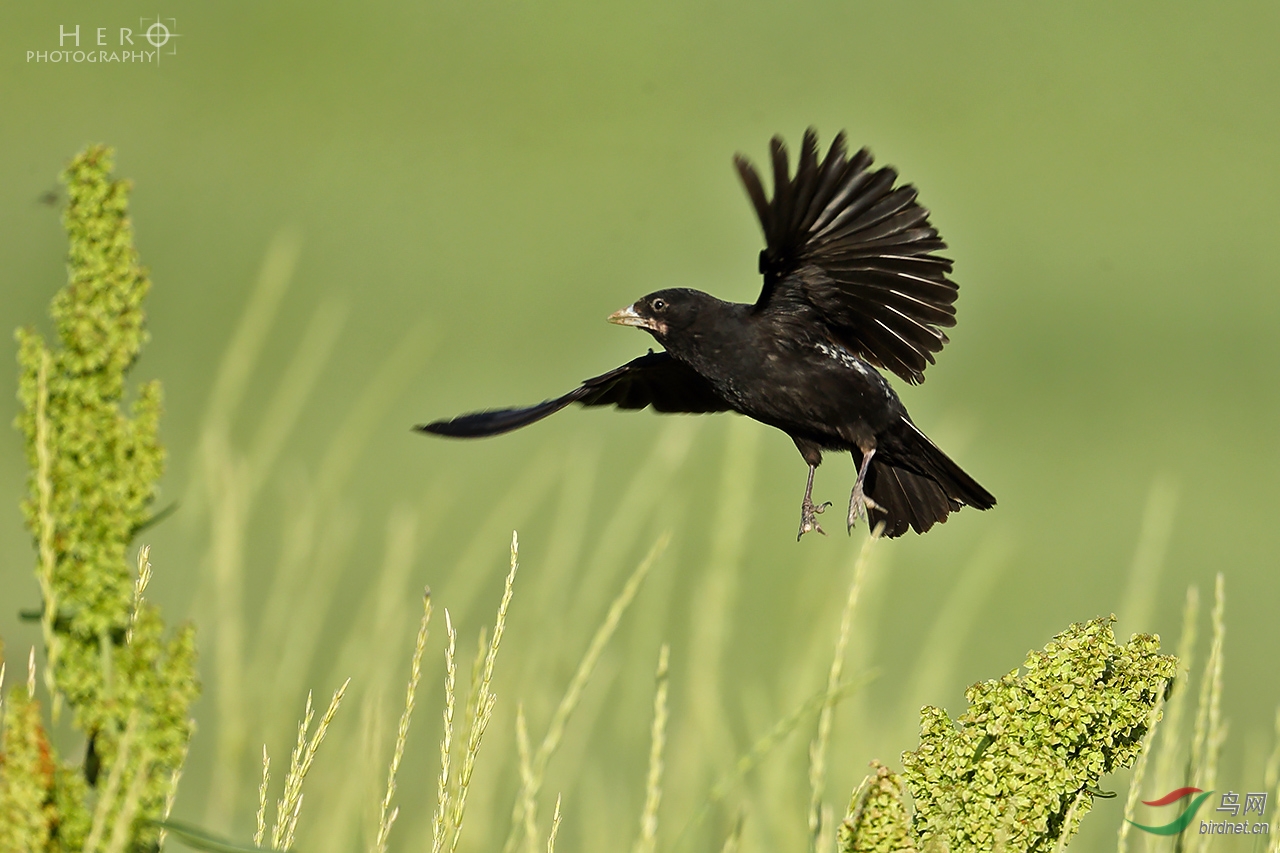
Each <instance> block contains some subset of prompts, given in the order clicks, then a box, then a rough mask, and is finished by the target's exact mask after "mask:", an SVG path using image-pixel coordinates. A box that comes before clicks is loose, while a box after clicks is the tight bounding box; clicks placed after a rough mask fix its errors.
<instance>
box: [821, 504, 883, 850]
mask: <svg viewBox="0 0 1280 853" xmlns="http://www.w3.org/2000/svg"><path fill="white" fill-rule="evenodd" d="M883 532H884V523H883V522H881V523H880V524H877V525H876V527H875V529H874V530H872V531H871V535H869V536H868V537H867V538H866V539H865V540H864V541H863V543H862V548H861V549H859V551H858V557H857V559H855V560H854V562H853V579H852V580H851V581H850V583H849V594H848V596H847V597H846V598H845V602H844V610H842V611H841V613H840V630H839V633H838V634H837V635H836V647H835V653H834V654H833V655H832V657H831V668H830V670H829V671H828V673H827V690H826V699H825V700H824V701H823V703H822V709H821V710H820V711H819V712H818V732H817V734H816V735H815V736H814V739H813V742H812V743H811V744H810V746H809V836H810V845H811V847H812V849H813V850H814V851H815V853H816V851H817V850H818V849H819V846H818V842H819V837H820V836H821V835H822V829H823V821H822V815H823V809H822V798H823V796H824V794H825V789H826V778H827V747H828V745H829V744H830V742H831V725H832V714H833V712H834V710H835V702H836V691H837V690H839V688H840V678H841V675H842V674H843V672H844V657H845V650H846V649H847V648H848V645H849V629H850V627H851V626H852V625H853V611H854V608H855V607H857V605H858V597H859V595H860V594H861V593H862V585H863V583H864V581H865V579H866V576H867V570H868V567H869V566H870V563H871V548H872V546H874V545H875V543H876V540H878V539H879V538H880V535H881V533H883Z"/></svg>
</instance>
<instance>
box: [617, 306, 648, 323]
mask: <svg viewBox="0 0 1280 853" xmlns="http://www.w3.org/2000/svg"><path fill="white" fill-rule="evenodd" d="M609 322H610V323H617V324H618V325H619V326H636V327H638V328H641V329H648V328H650V326H649V321H648V320H646V319H645V318H644V317H641V316H640V315H639V314H638V313H637V312H636V306H634V305H628V306H627V307H626V308H623V309H622V310H621V311H614V312H613V313H612V314H610V315H609Z"/></svg>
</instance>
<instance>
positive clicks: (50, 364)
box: [0, 146, 198, 853]
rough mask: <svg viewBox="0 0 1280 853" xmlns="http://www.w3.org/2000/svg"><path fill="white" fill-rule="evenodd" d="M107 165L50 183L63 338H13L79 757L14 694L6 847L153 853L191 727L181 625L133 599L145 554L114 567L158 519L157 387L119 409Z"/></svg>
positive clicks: (123, 194) (129, 264) (139, 327)
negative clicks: (67, 756)
mask: <svg viewBox="0 0 1280 853" xmlns="http://www.w3.org/2000/svg"><path fill="white" fill-rule="evenodd" d="M111 170H112V158H111V151H110V150H109V149H107V148H105V147H103V146H94V147H91V148H88V149H87V150H85V151H84V152H82V153H81V154H79V155H78V156H76V157H75V158H74V159H73V160H72V161H71V164H70V165H69V166H68V167H67V170H66V171H65V172H64V173H63V175H62V180H63V182H64V183H65V184H66V187H67V195H68V201H67V207H66V210H65V212H64V214H63V224H64V226H65V228H66V232H67V237H68V240H69V243H70V249H69V257H68V264H67V272H68V276H67V278H68V280H67V285H66V286H65V287H64V288H63V289H62V290H60V291H59V292H58V293H57V295H56V296H55V297H54V299H53V305H52V309H51V315H52V318H53V321H54V325H55V327H56V331H57V338H58V342H57V344H56V345H54V346H50V345H49V344H47V343H46V342H45V340H44V339H43V337H42V336H41V335H40V334H39V333H38V332H36V331H35V330H34V329H21V330H19V331H18V334H17V338H18V363H19V366H20V369H21V375H20V379H19V390H18V397H19V401H20V403H21V411H20V413H19V415H18V418H17V420H16V423H15V425H16V427H17V428H18V429H19V430H20V431H21V433H22V435H23V437H24V439H25V442H26V453H27V461H28V463H29V465H30V467H31V475H30V478H29V482H30V494H29V496H28V498H27V499H26V500H25V501H24V502H23V504H22V510H23V515H24V518H25V520H26V523H27V527H28V529H29V530H30V531H31V534H32V536H33V537H34V539H35V542H36V548H37V555H38V556H37V560H36V577H37V580H38V581H39V585H40V594H41V599H42V601H41V607H40V610H39V616H40V624H41V629H42V636H43V641H44V647H45V658H46V662H45V665H44V667H43V675H44V678H43V684H44V687H45V690H46V692H47V693H48V696H49V699H50V702H51V713H52V717H53V719H54V720H55V721H56V720H57V718H58V717H59V715H60V710H61V706H62V704H63V703H64V702H65V704H66V705H67V707H68V708H69V709H70V712H71V716H72V723H73V725H74V726H75V727H76V728H77V729H79V730H80V731H81V732H82V733H83V734H84V736H85V739H86V748H85V757H84V761H83V764H81V765H78V766H73V765H71V764H68V763H66V762H64V761H63V760H62V759H60V758H59V757H58V756H57V755H56V754H55V751H54V748H53V746H52V745H51V744H50V742H49V739H48V737H47V735H46V734H45V724H44V722H43V721H42V719H41V715H40V711H39V705H38V703H37V701H36V699H35V696H34V692H35V691H34V685H32V689H28V688H25V687H21V686H18V687H15V688H13V689H12V690H11V692H10V695H9V699H8V701H7V702H6V713H5V717H6V726H5V735H4V741H3V744H2V745H0V750H2V751H3V757H4V762H3V764H2V765H0V850H3V851H10V850H13V851H37V850H71V849H75V850H84V851H87V853H95V851H98V850H105V851H117V850H122V849H124V848H125V847H126V846H128V847H130V848H131V849H135V850H137V849H148V848H154V847H155V846H156V845H157V844H158V842H159V840H160V839H159V837H158V833H159V830H158V829H157V828H156V827H154V826H153V825H152V824H151V823H150V821H152V820H155V819H160V818H163V817H164V816H165V815H166V814H167V811H168V809H169V807H170V806H171V805H172V801H173V790H174V787H175V786H176V784H177V779H178V775H179V773H180V771H181V767H182V763H183V760H184V758H185V756H186V750H187V743H188V740H189V739H190V736H191V730H192V724H191V720H190V716H189V708H190V705H191V702H192V701H193V700H194V698H195V696H196V693H197V690H198V688H197V685H196V680H195V648H194V644H193V631H192V629H191V628H190V627H183V628H180V629H179V630H177V631H176V632H174V633H173V634H172V635H171V636H166V634H167V632H166V630H165V626H164V622H163V621H162V619H161V617H160V613H159V611H158V610H157V609H156V608H155V607H154V606H153V605H152V604H150V603H149V602H147V601H146V600H145V599H144V597H143V592H144V590H145V587H146V582H147V580H148V579H149V578H150V564H149V562H148V561H147V559H146V551H145V549H143V550H142V551H141V552H140V553H139V559H138V571H137V573H135V572H134V570H133V567H132V566H131V562H130V560H129V559H128V557H127V551H128V549H129V547H130V543H131V541H132V540H133V538H134V537H135V535H136V534H137V533H138V531H139V530H140V529H141V528H143V527H144V526H145V525H146V524H147V523H148V522H149V521H150V520H152V518H153V515H152V503H153V501H154V498H155V493H156V483H157V480H158V479H159V477H160V474H161V471H162V469H163V466H164V450H163V448H162V447H161V445H160V442H159V438H158V435H157V432H158V427H159V420H160V407H161V394H160V386H159V384H158V383H156V382H149V383H145V384H143V385H141V386H139V388H138V389H137V393H136V398H135V400H134V402H133V404H132V406H131V407H130V411H129V413H128V414H127V415H126V414H125V413H124V412H123V411H122V410H121V400H122V398H123V397H124V394H125V390H126V384H125V377H126V374H127V373H128V371H129V368H130V367H131V366H132V364H133V363H134V361H135V360H136V358H137V356H138V352H139V350H140V349H141V347H142V345H143V343H144V342H145V341H146V338H147V333H146V330H145V328H144V321H145V315H144V313H143V310H142V301H143V298H144V297H145V296H146V293H147V291H148V289H149V288H150V281H149V279H148V277H147V273H146V270H145V269H144V268H143V267H142V266H141V265H140V264H139V260H138V253H137V250H136V249H135V248H134V241H133V227H132V224H131V222H130V220H129V189H130V187H129V184H128V183H127V182H125V181H119V180H113V179H112V176H111ZM37 805H38V808H37V807H36V806H37ZM10 816H12V819H11V817H10Z"/></svg>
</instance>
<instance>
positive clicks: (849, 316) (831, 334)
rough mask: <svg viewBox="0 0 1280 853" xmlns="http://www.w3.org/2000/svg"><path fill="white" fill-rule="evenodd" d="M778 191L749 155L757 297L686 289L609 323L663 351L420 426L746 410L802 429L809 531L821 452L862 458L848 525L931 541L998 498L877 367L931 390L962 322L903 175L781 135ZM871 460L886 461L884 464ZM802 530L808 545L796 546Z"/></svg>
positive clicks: (776, 146)
mask: <svg viewBox="0 0 1280 853" xmlns="http://www.w3.org/2000/svg"><path fill="white" fill-rule="evenodd" d="M770 153H771V156H772V161H773V198H768V197H766V196H765V191H764V187H763V186H762V185H761V183H760V177H759V175H758V174H756V170H755V168H754V167H752V165H751V164H750V163H749V162H748V161H747V160H746V159H745V158H743V157H742V156H741V155H739V156H737V157H735V158H734V165H735V166H736V167H737V170H738V175H739V176H740V177H741V179H742V183H743V185H744V186H745V187H746V190H747V195H748V196H750V198H751V202H752V204H753V205H754V206H755V210H756V215H757V216H758V217H759V219H760V224H761V226H762V227H763V229H764V237H765V249H764V250H763V251H762V252H761V253H760V272H761V273H762V274H763V275H764V289H763V290H762V291H761V293H760V298H759V299H757V300H756V301H755V304H750V305H749V304H742V303H735V302H722V301H721V300H719V299H716V298H715V297H714V296H711V295H709V294H706V293H702V292H701V291H698V290H689V289H686V288H675V289H670V290H659V291H657V292H656V293H651V294H649V295H648V296H645V297H643V298H642V299H640V300H639V301H637V302H636V303H634V304H633V305H630V306H629V307H627V308H623V309H622V310H621V311H618V312H616V313H614V314H612V315H610V317H609V321H610V322H611V323H618V324H620V325H624V326H636V327H637V328H640V329H644V330H645V331H646V332H648V333H649V334H651V335H653V337H654V338H655V339H656V340H657V341H658V343H659V344H661V345H662V346H663V348H664V350H665V352H658V353H655V352H654V351H653V350H649V353H648V355H643V356H641V357H640V358H637V359H635V360H634V361H630V362H628V363H627V364H624V365H622V366H621V367H619V368H617V369H615V370H611V371H609V372H608V373H605V374H603V375H601V376H597V377H595V378H594V379H588V380H587V381H585V382H583V383H582V385H581V386H579V387H578V388H575V389H574V390H572V391H570V392H569V393H568V394H565V395H564V396H562V397H557V398H555V399H552V400H547V401H546V402H543V403H539V404H538V405H536V406H529V407H527V408H520V409H498V410H495V411H486V412H477V413H475V414H469V415H462V416H460V417H457V418H454V419H452V420H448V421H436V422H435V423H431V424H427V425H425V426H420V427H418V429H420V430H422V431H424V432H429V433H434V434H436V435H444V436H452V437H458V438H473V437H478V436H487V435H498V434H500V433H504V432H508V431H510V430H513V429H518V428H519V427H522V426H526V425H528V424H531V423H533V422H534V421H538V420H541V419H542V418H545V417H547V416H548V415H550V414H553V413H555V412H558V411H560V410H561V409H563V408H564V407H565V406H567V405H569V404H570V403H580V404H582V405H584V406H610V405H611V406H617V407H618V408H621V409H643V408H645V407H647V406H652V407H653V408H654V409H655V410H656V411H659V412H687V413H701V412H723V411H735V412H739V413H741V414H744V415H746V416H747V417H749V418H753V419H755V420H757V421H760V422H761V423H766V424H769V425H770V426H774V427H777V428H778V429H780V430H782V431H783V432H785V433H786V434H787V435H789V436H791V440H792V441H794V442H795V445H796V447H797V448H798V449H799V451H800V455H801V456H803V457H804V461H805V462H806V463H808V465H809V480H808V483H807V484H806V485H805V490H804V501H803V502H802V504H801V509H800V533H799V536H804V534H805V533H808V532H809V531H811V530H817V531H818V532H820V533H823V532H824V531H823V530H822V528H821V527H820V526H819V525H818V520H817V516H818V514H819V513H821V512H822V511H823V510H824V509H826V508H827V507H828V506H830V504H829V503H826V504H822V505H820V506H815V505H814V503H813V497H812V494H813V475H814V471H815V469H816V468H817V467H818V465H819V464H821V462H822V451H824V450H843V451H849V452H850V453H851V454H852V455H853V459H854V464H855V465H856V466H857V469H858V476H857V480H856V482H855V483H854V486H853V494H852V495H850V498H849V514H848V518H847V523H848V527H849V529H850V530H852V528H853V525H854V522H855V521H856V520H857V519H858V518H864V519H865V518H868V517H869V523H870V524H871V525H875V524H876V523H877V522H880V521H883V522H884V524H885V530H884V535H886V536H890V537H892V536H901V535H902V534H903V533H905V532H906V531H907V528H908V527H910V528H912V529H914V530H915V531H916V532H917V533H923V532H925V531H926V530H928V529H929V528H930V527H932V526H933V525H934V524H935V523H936V522H940V521H945V520H946V518H947V515H948V514H950V513H953V512H956V511H957V510H959V509H960V507H962V506H966V505H967V506H973V507H977V508H978V509H989V508H991V507H993V506H995V503H996V499H995V498H994V497H993V496H992V495H991V494H990V493H989V492H988V491H987V490H986V489H984V488H982V486H980V485H978V483H977V482H975V481H974V479H973V478H972V477H970V476H969V475H968V474H966V473H965V472H964V471H962V470H961V469H960V466H959V465H957V464H956V463H955V462H952V461H951V459H949V458H948V457H947V455H946V454H945V453H943V452H942V451H941V450H939V449H938V447H937V446H936V445H935V444H934V443H933V442H932V441H930V440H929V439H928V437H926V436H925V434H924V433H923V432H921V431H920V429H919V428H918V427H917V426H916V425H915V424H914V423H913V422H912V421H911V417H910V416H909V415H908V414H907V410H906V409H905V408H904V407H903V405H902V402H901V401H900V400H899V399H898V395H897V394H896V393H894V390H893V388H892V387H891V386H890V385H889V383H888V381H886V380H885V378H884V377H883V376H882V375H881V374H880V372H879V371H878V370H877V369H876V368H877V367H880V368H886V369H888V370H891V371H893V372H894V373H896V374H898V376H900V377H902V378H903V379H905V380H906V381H907V382H910V383H912V384H916V383H919V382H922V381H924V369H925V367H926V366H927V365H928V364H932V363H933V360H934V359H933V354H934V353H936V352H938V351H940V350H941V349H942V347H943V345H944V344H945V343H947V336H946V335H945V334H944V333H943V332H942V330H941V328H939V327H943V326H954V325H955V307H954V303H955V301H956V296H957V293H958V288H957V286H956V284H955V283H954V282H952V281H951V280H950V279H949V278H948V277H947V276H948V274H949V273H950V272H951V261H950V260H948V259H946V258H943V257H940V256H938V255H936V254H935V252H937V251H939V250H942V249H945V248H946V244H945V243H943V242H942V240H941V238H939V236H938V232H937V231H936V230H935V229H934V228H933V226H931V225H930V224H929V212H928V211H927V210H926V209H925V208H923V207H921V206H920V205H919V204H918V203H917V202H916V190H915V187H913V186H910V185H906V186H900V187H895V186H894V184H895V183H896V181H897V178H898V173H897V172H896V171H894V169H892V168H890V167H882V168H879V169H875V170H873V169H872V168H871V162H872V160H871V154H870V152H869V151H868V150H867V149H865V148H863V149H862V150H861V151H859V152H858V153H857V154H855V155H854V156H853V157H849V156H847V152H846V148H845V138H844V134H843V133H841V134H839V135H838V136H837V137H836V138H835V141H834V142H832V144H831V148H830V149H829V151H828V152H827V155H826V157H824V158H822V160H821V161H819V156H818V155H819V150H818V139H817V134H816V133H815V132H814V130H813V129H810V130H809V131H808V132H807V133H805V136H804V142H803V144H802V145H801V149H800V162H799V164H798V165H797V167H796V174H795V176H794V177H793V176H792V175H791V173H790V172H791V170H790V166H789V165H788V162H787V149H786V146H785V145H784V144H783V142H782V139H781V138H780V137H774V139H773V141H772V143H771V145H770ZM873 460H874V461H873ZM799 536H798V537H797V538H799Z"/></svg>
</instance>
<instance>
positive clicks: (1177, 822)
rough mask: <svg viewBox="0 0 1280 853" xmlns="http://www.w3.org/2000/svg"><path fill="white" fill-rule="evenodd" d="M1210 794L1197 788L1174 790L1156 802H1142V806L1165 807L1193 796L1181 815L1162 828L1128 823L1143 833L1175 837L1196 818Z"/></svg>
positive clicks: (1210, 792)
mask: <svg viewBox="0 0 1280 853" xmlns="http://www.w3.org/2000/svg"><path fill="white" fill-rule="evenodd" d="M1212 793H1213V791H1201V790H1200V789H1199V788H1175V789H1174V790H1172V791H1170V792H1169V793H1167V794H1165V795H1164V796H1163V797H1161V798H1160V799H1158V800H1143V801H1142V804H1143V805H1144V806H1167V805H1170V804H1172V803H1176V802H1178V801H1179V800H1181V799H1182V798H1183V797H1189V796H1191V795H1192V794H1195V795H1196V796H1195V799H1193V800H1192V801H1191V803H1190V804H1189V805H1188V806H1187V807H1186V808H1185V809H1183V811H1182V814H1180V815H1178V816H1177V817H1176V818H1174V819H1173V820H1171V821H1169V822H1168V823H1166V824H1164V825H1163V826H1143V825H1142V824H1140V823H1136V822H1134V821H1129V823H1132V824H1133V825H1134V826H1136V827H1137V828H1138V829H1141V830H1142V831H1143V832H1149V833H1151V834H1152V835H1177V834H1178V833H1179V832H1182V830H1184V829H1186V828H1187V824H1189V823H1191V821H1192V820H1193V819H1194V818H1195V816H1196V812H1197V811H1198V810H1199V809H1200V806H1201V805H1202V804H1203V803H1204V801H1205V800H1206V799H1208V798H1209V795H1210V794H1212Z"/></svg>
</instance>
